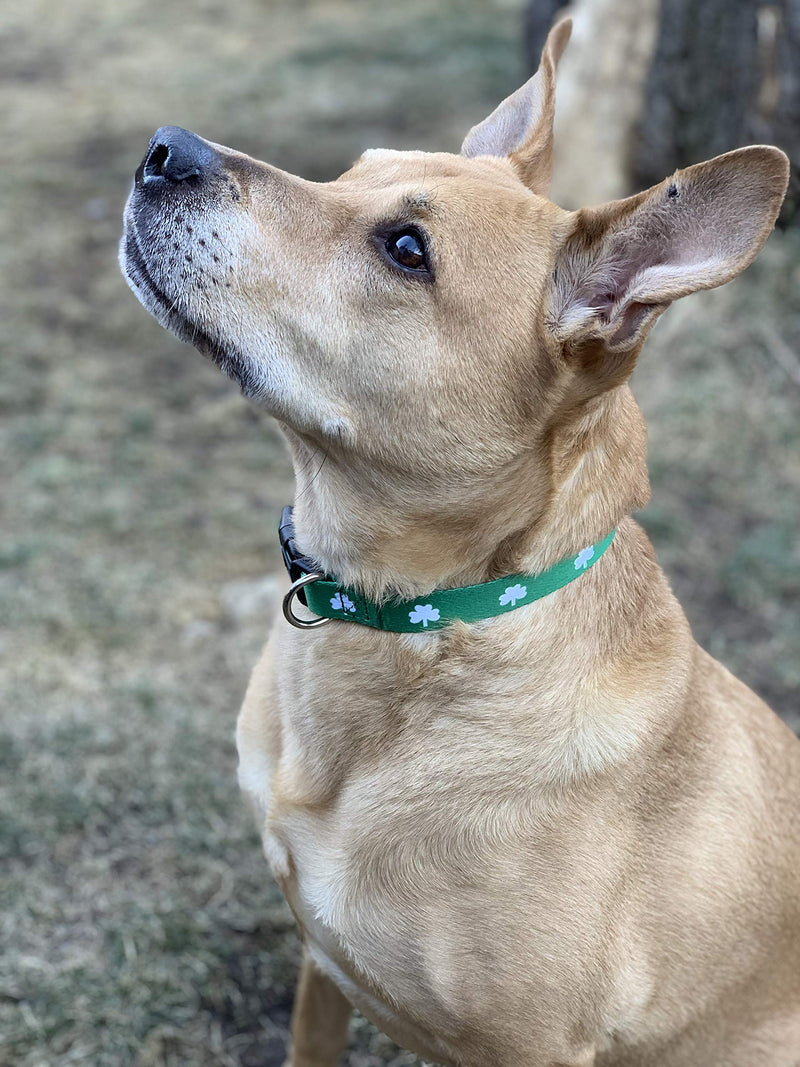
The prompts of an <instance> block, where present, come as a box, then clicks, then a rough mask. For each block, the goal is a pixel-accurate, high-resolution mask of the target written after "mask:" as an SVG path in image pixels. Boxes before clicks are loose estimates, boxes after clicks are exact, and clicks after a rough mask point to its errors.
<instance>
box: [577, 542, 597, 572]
mask: <svg viewBox="0 0 800 1067" xmlns="http://www.w3.org/2000/svg"><path fill="white" fill-rule="evenodd" d="M593 555H594V545H589V546H588V547H587V548H582V549H581V550H580V552H579V553H578V555H577V556H576V557H575V570H576V571H579V570H580V569H581V567H583V569H584V570H586V568H587V567H588V566H589V560H590V559H591V558H592V556H593Z"/></svg>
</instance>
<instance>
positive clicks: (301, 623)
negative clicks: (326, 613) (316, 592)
mask: <svg viewBox="0 0 800 1067" xmlns="http://www.w3.org/2000/svg"><path fill="white" fill-rule="evenodd" d="M323 577H324V575H322V574H317V573H316V572H315V573H313V574H301V575H300V577H299V578H298V579H297V581H296V582H292V586H291V588H290V589H289V592H288V593H287V594H286V596H285V597H284V598H283V614H284V617H285V619H286V621H287V622H290V623H291V624H292V626H296V627H297V629H298V630H313V629H315V628H316V627H317V626H324V625H325V623H326V622H331V621H332V620H331V619H326V618H323V616H322V615H320V616H319V617H318V618H316V619H310V620H307V619H299V618H298V617H297V615H295V613H294V612H293V611H292V601H293V600H294V598H295V597H296V596H297V594H298V593H299V592H300V590H301V589H303V588H304V586H306V585H311V583H312V582H318V581H319V580H320V578H323Z"/></svg>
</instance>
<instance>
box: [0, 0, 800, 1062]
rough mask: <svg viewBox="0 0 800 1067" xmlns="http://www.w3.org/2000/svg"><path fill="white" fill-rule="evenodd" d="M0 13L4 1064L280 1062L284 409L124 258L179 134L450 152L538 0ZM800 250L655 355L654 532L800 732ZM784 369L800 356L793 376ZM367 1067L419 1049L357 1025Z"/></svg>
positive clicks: (343, 159) (796, 246)
mask: <svg viewBox="0 0 800 1067" xmlns="http://www.w3.org/2000/svg"><path fill="white" fill-rule="evenodd" d="M0 18H1V19H2V21H3V25H2V32H0V71H2V78H3V91H4V103H5V106H4V109H3V113H2V115H0V124H1V125H2V130H1V131H0V132H1V133H2V143H3V146H4V156H5V165H4V167H3V168H2V170H0V204H2V205H3V207H4V209H5V210H3V211H2V214H0V276H1V277H2V285H1V286H0V320H2V323H3V327H4V329H3V331H2V337H0V345H2V349H3V352H2V371H1V372H0V465H2V478H3V483H2V484H3V487H4V492H3V496H2V501H0V509H1V510H0V602H1V603H2V617H0V648H1V649H2V660H1V661H0V688H2V692H3V694H4V700H3V706H2V712H1V713H0V861H1V866H2V876H1V877H0V939H2V943H3V946H4V949H5V952H4V955H3V957H2V960H1V961H0V1034H1V1035H2V1037H0V1063H2V1064H9V1065H13V1067H44V1065H46V1067H51V1065H52V1067H61V1065H65V1064H75V1063H79V1064H92V1065H97V1067H105V1065H109V1067H121V1065H137V1067H161V1065H165V1067H166V1065H169V1067H177V1065H189V1064H191V1065H206V1064H208V1065H211V1064H214V1065H217V1064H219V1065H229V1064H230V1065H233V1064H237V1065H243V1067H269V1065H277V1064H279V1063H281V1061H282V1057H283V1042H284V1039H285V1031H286V1024H287V1020H288V1013H289V1009H290V1003H291V995H292V987H293V982H294V975H295V970H296V966H297V961H298V942H297V938H296V935H295V932H294V927H293V924H292V921H291V917H290V915H289V913H288V910H287V909H286V907H285V905H284V904H283V902H282V901H281V898H280V895H279V894H278V892H277V890H276V888H275V887H274V885H273V884H272V882H271V881H270V879H269V876H268V873H267V869H266V865H265V862H264V860H263V858H262V856H261V853H260V848H259V844H258V841H257V839H256V835H255V833H254V831H253V829H252V827H251V825H250V819H249V816H248V814H247V812H246V811H245V810H244V808H243V806H242V804H241V803H240V799H239V796H238V792H237V789H236V785H235V774H234V768H235V754H234V748H233V742H232V730H233V724H234V719H235V714H236V710H237V707H238V703H239V700H240V698H241V695H242V693H243V691H244V686H245V684H246V680H247V676H248V672H249V669H250V667H251V666H252V664H253V662H254V660H255V658H256V656H257V655H258V651H259V648H260V645H261V643H262V641H263V639H264V636H265V631H266V627H267V625H268V622H267V620H268V617H269V614H270V605H271V600H272V591H271V586H270V583H269V581H265V579H264V575H265V574H269V572H270V571H272V570H273V569H274V568H275V567H276V566H277V553H276V548H275V543H274V531H273V527H274V523H275V520H276V516H277V511H278V509H279V507H280V505H281V504H282V503H284V502H286V501H288V500H289V499H290V498H291V483H290V477H289V470H288V465H287V462H286V456H285V453H284V450H283V447H282V444H281V442H280V440H279V437H278V435H277V433H276V430H275V428H274V427H273V426H272V425H271V423H270V422H269V421H268V420H266V419H265V418H263V417H262V416H261V415H260V414H259V413H258V412H257V411H255V410H254V409H252V408H250V407H249V406H247V405H246V404H245V403H244V401H242V400H241V399H240V398H239V397H238V395H237V394H236V392H235V391H234V389H233V387H232V386H231V385H230V384H229V383H227V382H226V381H224V380H223V379H222V378H221V377H220V376H219V375H218V374H217V372H216V371H215V370H214V369H213V368H212V367H210V366H207V365H205V364H204V363H203V362H202V361H201V360H199V359H198V358H197V357H196V355H195V354H194V353H192V352H191V351H190V350H189V349H187V348H185V347H184V346H181V345H179V344H178V343H177V342H175V341H174V340H172V339H171V338H170V337H169V336H168V335H167V334H165V333H164V332H163V331H161V330H160V329H159V328H158V327H157V326H156V325H155V323H154V322H152V320H150V319H149V317H148V316H147V315H146V314H145V313H144V312H143V311H142V309H141V308H140V307H139V305H138V304H137V303H136V301H135V300H134V298H133V297H132V296H131V295H130V294H129V293H128V291H127V289H126V287H125V285H124V283H123V281H122V279H121V277H120V276H119V273H118V270H117V267H116V260H115V257H116V243H117V240H118V237H119V231H120V214H121V210H122V204H123V202H124V199H125V196H126V194H127V189H128V186H129V183H130V178H131V174H132V171H133V169H134V167H135V166H136V164H137V162H138V160H139V158H140V156H141V155H142V154H143V152H144V148H145V146H146V143H147V140H148V138H149V136H150V134H151V133H152V131H153V130H154V129H155V128H156V127H157V126H158V125H160V124H162V123H176V124H180V125H185V126H187V127H189V128H191V129H196V130H198V131H199V132H201V133H203V134H205V135H207V136H209V137H210V138H212V139H215V140H221V141H224V142H226V143H229V144H232V145H236V146H237V147H240V148H243V149H245V150H247V151H251V152H253V153H255V154H256V155H259V156H261V157H266V158H269V159H270V160H272V161H274V162H276V163H277V164H279V165H281V166H284V167H288V168H289V169H293V170H296V171H298V172H300V173H302V174H304V175H306V176H309V177H329V176H331V175H333V174H335V173H336V172H337V171H338V170H340V169H342V168H343V167H345V166H346V165H347V164H348V163H349V162H350V160H351V159H352V158H354V157H355V156H356V155H358V153H359V152H360V151H361V150H362V149H363V148H364V147H367V146H369V145H379V144H391V145H394V146H396V147H404V146H408V145H416V146H421V147H444V148H450V149H457V147H458V144H459V142H460V138H461V136H462V135H463V132H464V131H465V130H466V128H467V127H468V126H469V125H470V123H471V122H472V121H474V120H475V119H477V118H479V117H481V116H482V115H483V114H485V113H486V112H487V111H488V110H489V109H490V108H491V107H492V106H493V104H494V103H495V102H496V101H497V99H499V98H500V97H501V96H502V95H503V94H504V93H505V92H507V91H509V90H511V89H513V88H514V87H515V86H516V84H517V83H518V82H519V81H520V80H521V79H522V77H523V74H524V71H523V69H522V59H521V45H520V43H519V33H518V4H517V3H516V2H504V3H501V2H499V0H498V2H495V3H492V4H486V3H481V2H478V0H447V2H446V3H442V4H438V5H429V4H425V3H423V2H422V0H411V2H409V3H407V4H404V5H402V6H400V5H397V4H391V3H388V2H387V0H381V2H378V3H370V4H368V3H366V0H363V2H357V3H356V2H352V3H349V4H345V3H334V2H328V3H323V2H321V0H317V2H311V0H308V2H290V0H283V2H278V0H273V2H269V3H268V2H264V0H262V2H257V0H244V2H242V3H239V4H236V5H222V4H221V3H219V2H217V0H202V2H200V3H192V4H189V3H188V2H185V3H181V2H176V3H171V4H156V3H155V2H154V0H119V2H117V3H114V4H111V3H110V2H107V3H101V2H98V0H74V2H71V3H70V4H69V5H60V6H58V5H57V6H53V5H52V4H50V3H46V2H45V0H31V2H30V3H28V4H25V5H6V6H5V8H4V10H3V11H2V14H0ZM798 283H800V241H799V240H798V235H797V234H796V233H795V234H785V235H776V236H775V237H773V238H772V240H771V242H770V246H769V247H768V249H767V251H766V253H765V254H764V256H763V257H762V259H761V261H760V262H759V263H758V264H757V265H756V267H754V268H753V269H752V270H751V271H750V272H748V275H747V276H746V277H745V278H744V279H742V281H740V282H737V283H735V285H732V286H730V287H728V288H727V289H725V290H722V291H720V292H718V293H711V294H706V295H704V296H702V297H697V298H694V299H693V300H691V301H687V302H686V303H685V305H683V306H681V307H676V308H674V309H673V310H672V311H671V312H670V313H669V315H668V316H667V318H666V319H665V320H664V321H663V323H662V325H661V326H660V327H659V328H658V330H657V331H656V334H655V335H654V338H653V341H652V343H651V345H650V347H649V349H648V350H647V352H646V353H645V357H644V358H643V361H642V365H641V367H640V369H639V370H638V371H637V373H636V376H635V388H636V391H637V393H638V395H639V397H640V399H641V401H642V404H643V406H644V407H645V410H646V413H647V415H648V419H649V424H650V428H651V465H652V473H653V482H654V499H653V503H652V504H651V506H650V508H649V509H648V511H647V512H646V513H645V516H644V521H645V523H646V525H647V526H648V528H649V529H650V531H651V534H652V536H653V538H654V540H655V542H656V545H657V547H658V550H659V552H660V555H661V558H662V560H663V561H664V563H665V565H666V567H667V569H668V572H669V573H670V575H671V577H672V580H673V582H674V584H675V586H676V588H677V590H678V593H679V595H680V596H681V598H682V600H683V602H684V605H685V606H686V608H687V611H688V613H689V615H690V618H691V620H692V623H693V625H694V627H695V631H696V633H697V634H698V637H699V638H700V639H701V641H702V642H703V643H704V644H706V645H707V646H708V647H710V648H711V650H712V651H713V652H714V653H715V654H716V655H718V656H720V658H722V659H723V660H724V662H726V663H727V664H728V665H729V666H731V667H732V668H733V669H734V670H736V671H737V673H739V674H741V675H742V676H743V677H744V678H745V679H746V680H747V681H749V682H750V683H751V684H752V685H754V686H755V687H756V688H757V689H758V690H759V691H760V692H762V693H763V694H764V695H765V696H767V697H768V698H769V699H770V700H771V701H772V703H773V704H774V706H775V707H776V708H777V709H778V710H780V711H781V712H782V713H783V714H785V715H786V716H787V718H789V719H790V720H791V721H793V722H794V724H795V725H797V723H798V717H797V711H798V704H797V692H798V687H799V686H800V666H799V665H800V620H798V618H797V612H796V609H795V608H794V605H796V601H797V594H798V587H800V554H799V549H798V541H797V537H796V533H795V527H796V515H797V508H798V499H800V422H798V419H797V402H798V394H799V393H800V389H798V386H797V384H796V382H795V381H794V380H793V379H792V377H791V370H788V371H787V369H786V366H787V364H786V359H785V349H784V347H782V346H787V345H788V346H789V348H790V349H794V350H795V351H796V350H797V349H798V347H800V309H799V308H798V301H797V297H796V294H797V292H798V291H799V290H800V285H798ZM789 366H791V364H789ZM346 1062H347V1063H348V1064H349V1065H350V1067H379V1065H393V1067H400V1065H411V1064H415V1063H416V1062H417V1061H416V1060H415V1059H414V1058H413V1057H412V1056H410V1055H409V1054H407V1053H403V1052H401V1051H400V1050H397V1049H395V1048H394V1047H393V1046H392V1045H391V1044H390V1043H389V1042H388V1041H387V1040H386V1039H385V1038H383V1037H382V1036H381V1035H379V1034H377V1033H376V1032H375V1031H374V1030H373V1029H372V1028H371V1027H369V1026H368V1025H367V1024H366V1023H365V1022H364V1021H363V1020H356V1022H355V1023H354V1029H353V1042H352V1047H351V1049H350V1051H349V1052H348V1055H347V1058H346Z"/></svg>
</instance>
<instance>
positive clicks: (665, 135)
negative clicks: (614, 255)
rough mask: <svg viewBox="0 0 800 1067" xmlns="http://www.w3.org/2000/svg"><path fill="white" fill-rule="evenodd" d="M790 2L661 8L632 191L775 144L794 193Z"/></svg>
mask: <svg viewBox="0 0 800 1067" xmlns="http://www.w3.org/2000/svg"><path fill="white" fill-rule="evenodd" d="M799 68H800V0H776V2H770V3H764V2H763V0H735V2H733V3H732V2H731V0H661V19H660V26H659V33H658V43H657V45H656V51H655V55H654V58H653V63H652V65H651V68H650V73H649V77H648V79H647V83H646V86H645V104H644V108H643V110H642V118H641V121H640V123H639V127H638V130H637V134H636V138H635V143H634V147H633V152H632V158H633V167H632V177H633V180H634V184H635V185H636V186H637V187H641V186H646V185H652V184H653V183H654V182H657V181H660V180H661V179H662V178H663V177H665V176H666V175H667V174H669V173H670V172H671V171H672V170H674V169H675V167H683V166H687V165H689V164H690V163H697V162H699V161H700V160H703V159H708V158H709V157H710V156H714V155H718V154H720V153H721V152H727V151H728V150H729V149H731V148H738V147H739V146H741V145H746V144H754V143H766V144H777V145H778V146H779V147H780V148H783V150H784V151H785V152H786V153H787V154H788V155H789V158H790V159H791V160H792V164H793V182H792V188H791V190H790V196H789V200H788V202H787V206H786V209H785V210H784V214H783V218H784V221H788V220H789V219H790V218H791V217H792V216H793V215H794V213H795V212H796V205H797V199H798V190H799V189H800V69H799Z"/></svg>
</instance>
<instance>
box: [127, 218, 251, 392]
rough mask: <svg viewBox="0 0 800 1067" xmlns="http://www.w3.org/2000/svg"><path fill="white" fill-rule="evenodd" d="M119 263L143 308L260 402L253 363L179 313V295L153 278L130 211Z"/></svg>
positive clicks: (181, 312)
mask: <svg viewBox="0 0 800 1067" xmlns="http://www.w3.org/2000/svg"><path fill="white" fill-rule="evenodd" d="M120 263H121V266H122V272H123V274H124V276H125V279H126V281H127V282H128V284H129V285H130V287H131V289H132V290H133V292H134V293H135V294H136V296H137V297H138V299H139V301H140V302H141V303H142V305H143V306H144V307H145V308H146V309H147V311H149V312H150V314H151V315H152V316H153V317H154V318H155V319H156V321H157V322H158V323H159V324H160V325H161V326H163V327H164V328H165V329H167V330H169V331H170V332H171V333H173V334H175V336H176V337H177V338H178V339H179V340H181V341H184V342H186V343H187V344H190V345H193V346H194V347H195V348H196V349H197V350H198V351H199V352H200V353H201V355H203V356H205V357H207V358H208V359H210V360H211V361H212V362H213V363H215V364H216V365H217V366H218V367H219V369H220V370H221V371H222V372H223V373H224V374H225V375H227V376H228V377H229V378H232V379H233V380H234V381H235V382H237V383H238V385H239V387H240V388H241V390H242V392H243V393H244V394H245V395H246V396H249V397H251V398H252V399H258V396H259V393H260V376H259V375H258V374H257V373H256V372H255V370H254V368H253V366H252V363H251V361H250V360H249V359H247V358H246V357H245V356H244V355H243V354H242V353H240V352H238V351H237V350H236V349H235V348H234V347H233V346H232V345H231V344H229V343H223V342H221V341H220V340H218V339H217V338H215V337H212V336H211V334H209V333H208V332H207V330H205V329H203V328H202V327H201V326H199V325H198V324H197V323H196V322H193V321H192V320H190V319H189V318H187V317H186V315H185V314H184V313H183V311H182V310H180V308H179V306H178V304H179V301H180V294H179V295H178V296H177V297H175V298H172V299H171V298H170V297H169V295H168V294H167V293H165V292H164V290H163V289H162V288H161V287H160V285H159V284H158V283H157V282H156V281H155V279H154V278H153V271H152V269H151V268H150V266H149V265H148V260H147V256H146V253H145V251H144V249H143V246H142V241H141V238H140V236H139V233H138V231H137V228H136V220H135V215H134V212H133V211H132V210H131V209H130V207H129V208H128V210H127V211H126V213H125V226H124V231H123V235H122V241H121V245H120Z"/></svg>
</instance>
